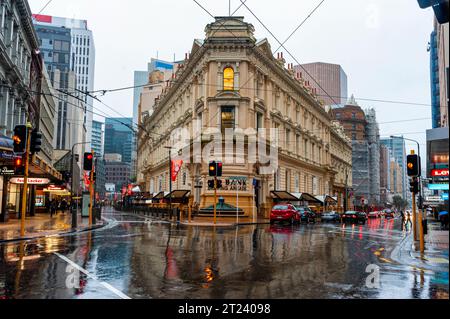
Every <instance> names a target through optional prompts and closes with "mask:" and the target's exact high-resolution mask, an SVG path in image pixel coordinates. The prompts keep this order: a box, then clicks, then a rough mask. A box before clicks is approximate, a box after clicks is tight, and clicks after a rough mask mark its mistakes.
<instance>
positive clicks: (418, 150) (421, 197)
mask: <svg viewBox="0 0 450 319" xmlns="http://www.w3.org/2000/svg"><path fill="white" fill-rule="evenodd" d="M391 138H402V139H404V140H406V141H410V142H414V143H416V144H417V154H419V158H420V144H419V142H418V141H416V140H413V139H410V138H406V137H403V136H393V135H391ZM420 168H421V170H422V164H421V163H420ZM420 175H422V172H420ZM419 187H420V192H419V204H420V207H419V208H420V209H422V200H423V190H422V177H419Z"/></svg>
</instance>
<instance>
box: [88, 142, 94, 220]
mask: <svg viewBox="0 0 450 319" xmlns="http://www.w3.org/2000/svg"><path fill="white" fill-rule="evenodd" d="M94 156H95V154H94V151H92V158H94ZM94 172H95V167H94V166H92V170H91V173H90V183H89V226H92V208H93V207H92V204H93V199H94Z"/></svg>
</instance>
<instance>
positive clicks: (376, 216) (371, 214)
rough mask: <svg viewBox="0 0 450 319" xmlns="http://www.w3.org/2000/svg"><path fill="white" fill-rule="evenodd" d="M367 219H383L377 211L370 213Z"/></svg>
mask: <svg viewBox="0 0 450 319" xmlns="http://www.w3.org/2000/svg"><path fill="white" fill-rule="evenodd" d="M367 217H368V218H379V217H381V213H380V212H377V211H374V212H370V213H369V214H368V215H367Z"/></svg>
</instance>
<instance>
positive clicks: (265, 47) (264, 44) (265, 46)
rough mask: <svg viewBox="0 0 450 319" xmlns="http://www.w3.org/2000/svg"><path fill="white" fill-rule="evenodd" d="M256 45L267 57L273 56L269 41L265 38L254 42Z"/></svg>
mask: <svg viewBox="0 0 450 319" xmlns="http://www.w3.org/2000/svg"><path fill="white" fill-rule="evenodd" d="M256 46H257V47H258V48H259V49H260V50H261V51H262V52H263V53H264V54H265V55H266V56H267V57H268V58H271V59H272V58H273V53H272V48H271V47H270V44H269V41H267V38H264V39H262V40H260V41H259V42H258V43H256Z"/></svg>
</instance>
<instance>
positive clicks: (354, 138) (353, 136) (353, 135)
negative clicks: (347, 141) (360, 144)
mask: <svg viewBox="0 0 450 319" xmlns="http://www.w3.org/2000/svg"><path fill="white" fill-rule="evenodd" d="M352 140H354V141H355V140H356V133H352Z"/></svg>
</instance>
